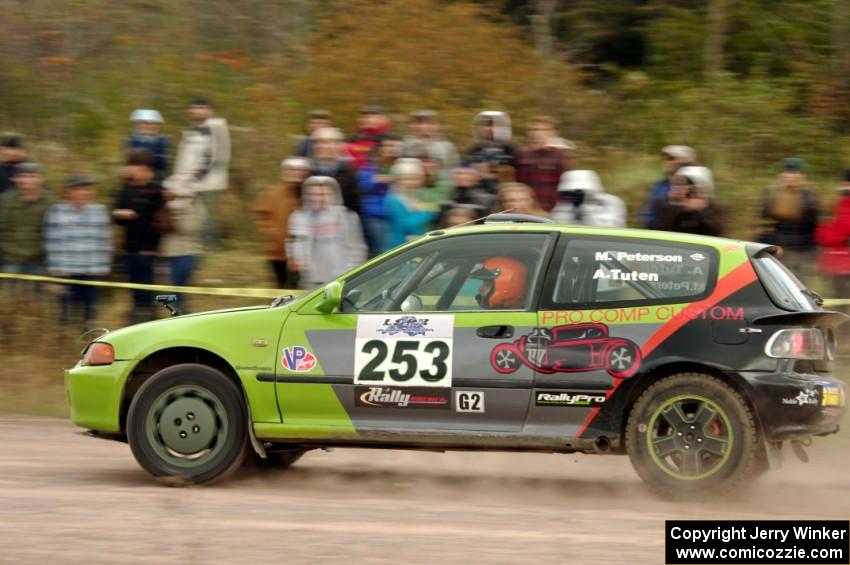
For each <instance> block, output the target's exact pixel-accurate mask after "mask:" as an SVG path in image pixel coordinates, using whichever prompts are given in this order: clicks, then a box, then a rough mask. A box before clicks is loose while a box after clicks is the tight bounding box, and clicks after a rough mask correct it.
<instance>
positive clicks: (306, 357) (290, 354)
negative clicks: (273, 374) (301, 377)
mask: <svg viewBox="0 0 850 565" xmlns="http://www.w3.org/2000/svg"><path fill="white" fill-rule="evenodd" d="M280 364H281V365H283V368H284V369H286V370H288V371H292V372H293V373H306V372H307V371H309V370H310V369H312V368H313V367H315V366H316V356H315V355H313V354H312V353H310V352H309V351H307V348H305V347H304V346H302V345H295V346H293V347H284V348H283V357H281V359H280Z"/></svg>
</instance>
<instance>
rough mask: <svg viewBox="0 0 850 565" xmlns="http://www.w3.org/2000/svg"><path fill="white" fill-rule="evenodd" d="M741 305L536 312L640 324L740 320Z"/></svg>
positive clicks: (573, 320)
mask: <svg viewBox="0 0 850 565" xmlns="http://www.w3.org/2000/svg"><path fill="white" fill-rule="evenodd" d="M744 319H745V311H744V307H743V306H710V307H708V306H705V305H703V304H698V303H694V304H688V305H685V306H675V305H674V306H651V307H650V306H636V307H633V308H606V309H601V310H544V311H543V312H541V313H540V322H541V323H542V324H543V325H549V324H555V325H560V324H581V323H587V322H596V323H606V324H630V323H632V324H640V323H654V322H668V321H670V320H681V321H683V322H690V321H694V320H713V321H725V320H738V321H741V320H744Z"/></svg>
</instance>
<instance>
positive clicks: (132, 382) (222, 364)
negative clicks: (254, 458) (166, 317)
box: [119, 346, 250, 432]
mask: <svg viewBox="0 0 850 565" xmlns="http://www.w3.org/2000/svg"><path fill="white" fill-rule="evenodd" d="M182 363H197V364H198V365H206V366H207V367H211V368H213V369H217V370H218V371H221V373H222V374H224V375H225V376H226V377H227V378H228V379H230V380H231V381H232V382H233V384H235V385H236V386H237V387H238V389H239V391H240V392H241V393H242V399H243V401H244V402H245V407H246V409H247V410H248V411H249V414H250V406H248V401H247V395H246V394H245V389H244V387H243V386H242V381H241V379H240V378H239V375H238V374H237V373H236V369H234V368H233V366H232V365H230V363H228V362H227V361H226V360H225V359H224V358H223V357H221V356H220V355H218V354H216V353H213V352H212V351H209V350H207V349H203V348H200V347H191V346H178V347H168V348H166V349H160V350H158V351H155V352H153V353H151V354H149V355H148V356H147V357H145V358H144V359H142V360H141V361H139V363H138V364H137V365H136V366H135V367H134V368H133V371H132V372H131V373H130V375H129V376H128V377H127V382H125V383H124V390H123V391H122V394H121V410H120V412H119V425H120V426H121V431H122V432H123V431H125V430H126V429H127V413H128V412H129V411H130V403H131V402H132V401H133V397H134V396H135V395H136V392H137V391H138V390H139V388H140V387H141V386H142V385H143V384H144V383H145V381H147V380H148V379H149V378H151V377H152V376H153V375H155V374H156V373H157V372H158V371H160V370H162V369H164V368H166V367H170V366H172V365H179V364H182Z"/></svg>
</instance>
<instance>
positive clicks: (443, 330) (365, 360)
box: [354, 314, 454, 387]
mask: <svg viewBox="0 0 850 565" xmlns="http://www.w3.org/2000/svg"><path fill="white" fill-rule="evenodd" d="M453 336H454V316H452V315H445V314H443V315H435V316H412V315H401V316H386V315H369V316H359V317H358V319H357V335H356V338H355V340H354V347H355V349H354V383H355V384H358V385H386V386H403V387H414V386H421V387H451V386H452V345H453Z"/></svg>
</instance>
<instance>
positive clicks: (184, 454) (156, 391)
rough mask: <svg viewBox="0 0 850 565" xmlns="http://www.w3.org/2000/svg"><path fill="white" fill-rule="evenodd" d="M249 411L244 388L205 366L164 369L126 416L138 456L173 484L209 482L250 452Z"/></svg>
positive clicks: (129, 437)
mask: <svg viewBox="0 0 850 565" xmlns="http://www.w3.org/2000/svg"><path fill="white" fill-rule="evenodd" d="M247 424H248V415H247V413H246V408H245V401H244V399H243V398H242V393H241V391H240V389H239V387H238V386H237V385H236V384H234V383H233V382H232V381H231V380H230V379H228V378H227V377H226V376H225V375H224V374H222V373H221V372H220V371H218V370H216V369H213V368H212V367H208V366H206V365H196V364H189V363H187V364H182V365H174V366H172V367H168V368H166V369H163V370H161V371H159V372H158V373H156V374H155V375H153V376H152V377H151V378H150V379H148V380H147V381H146V382H145V383H144V384H143V385H142V386H141V388H139V390H138V392H137V393H136V395H135V397H133V401H132V403H131V404H130V411H129V413H128V415H127V440H128V443H129V444H130V449H131V450H132V451H133V456H134V457H135V458H136V461H138V463H139V465H141V466H142V468H144V469H145V470H146V471H148V472H149V473H150V474H152V475H153V476H155V477H157V478H158V479H159V480H161V481H162V482H164V483H165V484H167V485H169V486H184V485H192V484H202V483H210V482H213V481H216V480H220V479H223V478H225V477H227V476H228V475H230V474H231V473H233V472H234V471H236V469H238V468H239V467H240V466H241V465H242V462H243V461H244V459H245V456H246V454H247V453H248V428H247Z"/></svg>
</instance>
